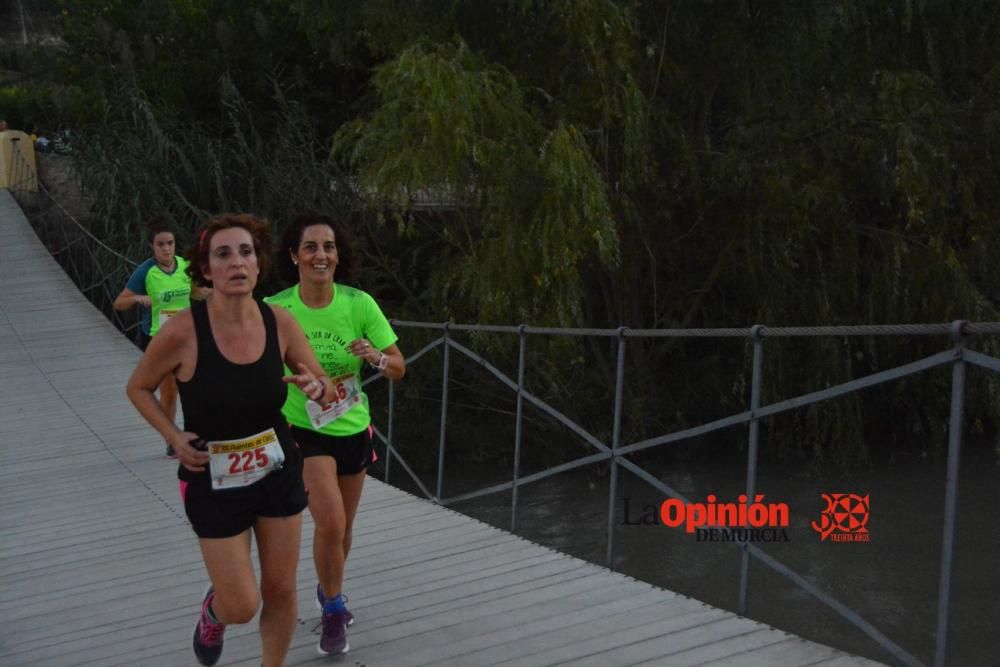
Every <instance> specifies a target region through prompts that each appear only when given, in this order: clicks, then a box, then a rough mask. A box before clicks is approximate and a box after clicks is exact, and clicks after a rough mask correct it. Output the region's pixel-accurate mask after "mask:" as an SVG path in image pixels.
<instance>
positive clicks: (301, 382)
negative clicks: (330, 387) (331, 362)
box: [281, 363, 326, 402]
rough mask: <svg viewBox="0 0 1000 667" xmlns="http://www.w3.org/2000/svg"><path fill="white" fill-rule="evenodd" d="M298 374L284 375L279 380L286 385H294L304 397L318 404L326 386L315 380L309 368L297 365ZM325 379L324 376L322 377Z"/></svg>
mask: <svg viewBox="0 0 1000 667" xmlns="http://www.w3.org/2000/svg"><path fill="white" fill-rule="evenodd" d="M297 365H298V368H299V372H298V373H297V374H295V375H286V376H285V377H283V378H281V379H282V381H283V382H285V383H286V384H294V385H295V386H296V387H298V388H299V389H300V390H302V393H303V394H305V395H306V397H308V398H309V399H311V400H313V401H316V402H319V400H320V399H321V398H323V394H325V393H326V385H325V384H324V383H323V380H321V379H320V378H317V377H316V376H315V375H314V374H313V373H312V372H311V371H310V370H309V367H308V366H306V365H305V364H303V363H299V364H297ZM323 377H325V376H323Z"/></svg>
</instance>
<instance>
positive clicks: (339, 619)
mask: <svg viewBox="0 0 1000 667" xmlns="http://www.w3.org/2000/svg"><path fill="white" fill-rule="evenodd" d="M350 648H351V647H350V646H349V645H348V644H347V614H346V613H345V612H343V611H332V612H330V613H329V614H327V613H326V612H324V613H323V634H322V635H321V636H320V638H319V646H317V647H316V650H317V651H318V652H319V654H320V655H331V654H340V653H347V651H349V650H350Z"/></svg>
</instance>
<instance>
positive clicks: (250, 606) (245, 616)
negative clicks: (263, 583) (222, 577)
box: [212, 589, 260, 624]
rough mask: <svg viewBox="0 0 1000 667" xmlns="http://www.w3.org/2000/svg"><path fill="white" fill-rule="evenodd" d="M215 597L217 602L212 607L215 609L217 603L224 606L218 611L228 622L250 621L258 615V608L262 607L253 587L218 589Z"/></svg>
mask: <svg viewBox="0 0 1000 667" xmlns="http://www.w3.org/2000/svg"><path fill="white" fill-rule="evenodd" d="M215 599H216V600H217V603H214V604H213V605H212V608H213V610H215V607H216V604H218V605H219V606H221V607H223V608H222V609H218V610H216V611H217V613H221V614H222V615H223V616H224V617H225V620H226V622H227V623H235V624H239V623H249V622H250V621H252V620H253V617H254V616H256V615H257V609H258V607H260V597H259V596H258V595H257V591H256V590H253V589H240V590H238V591H216V592H215Z"/></svg>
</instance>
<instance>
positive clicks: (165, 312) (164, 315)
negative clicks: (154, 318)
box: [160, 308, 181, 327]
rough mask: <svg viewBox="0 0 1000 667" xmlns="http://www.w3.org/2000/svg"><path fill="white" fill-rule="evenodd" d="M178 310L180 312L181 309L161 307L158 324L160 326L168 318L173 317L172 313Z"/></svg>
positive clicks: (174, 313)
mask: <svg viewBox="0 0 1000 667" xmlns="http://www.w3.org/2000/svg"><path fill="white" fill-rule="evenodd" d="M179 312H181V311H179V310H167V309H166V308H163V309H161V310H160V326H161V327H162V326H163V325H164V324H166V323H167V320H169V319H170V318H171V317H173V316H174V315H176V314H177V313H179Z"/></svg>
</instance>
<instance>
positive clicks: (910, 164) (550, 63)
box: [44, 0, 1000, 464]
mask: <svg viewBox="0 0 1000 667" xmlns="http://www.w3.org/2000/svg"><path fill="white" fill-rule="evenodd" d="M65 7H66V9H65V16H64V19H63V21H64V29H63V32H62V36H63V39H64V40H65V45H64V46H63V47H62V48H61V50H60V51H58V54H59V57H58V59H57V61H56V63H55V64H54V65H52V66H50V67H48V70H47V77H48V78H49V79H50V83H49V84H48V85H50V86H55V87H56V88H58V86H62V87H63V88H70V89H72V90H76V91H78V93H79V94H78V95H77V96H75V97H74V96H70V97H69V98H68V99H71V100H75V101H76V102H75V106H74V112H73V113H70V112H69V111H67V112H66V113H64V114H63V116H64V117H65V118H66V120H69V119H71V118H73V119H74V122H75V123H76V124H77V125H79V126H80V127H81V130H82V131H83V133H84V135H85V137H86V139H87V141H86V149H85V150H83V151H82V154H81V155H82V158H83V161H84V164H85V165H87V173H88V174H91V177H92V179H93V180H92V189H93V192H94V193H95V195H96V197H95V200H96V201H99V202H102V203H99V204H98V209H97V210H95V214H96V217H98V218H100V219H101V220H103V221H112V222H108V223H107V224H108V225H109V231H111V230H110V227H114V228H116V229H119V228H120V229H129V227H128V226H129V225H134V220H137V219H141V218H142V217H143V216H144V215H148V214H149V213H151V212H153V211H156V210H159V209H168V210H171V211H174V212H175V213H176V215H177V216H180V217H186V218H187V219H190V220H194V219H195V218H197V217H198V216H200V215H202V214H203V213H204V212H207V211H214V210H219V209H223V208H237V207H240V208H251V209H254V210H257V211H259V212H262V213H265V214H268V215H271V216H273V217H275V218H276V219H279V220H280V219H282V218H283V216H285V215H287V213H288V212H290V211H292V210H295V209H299V208H304V207H307V206H318V207H332V206H339V207H352V208H354V209H355V210H357V211H359V212H361V213H363V214H365V215H364V216H362V223H360V225H359V228H358V230H357V231H358V232H359V236H360V238H361V241H362V245H363V250H364V252H365V255H366V259H367V260H368V262H367V265H368V267H369V274H368V277H367V278H366V283H367V284H369V285H372V286H374V287H375V290H376V291H377V292H378V293H379V295H380V296H381V297H382V298H383V300H388V301H389V302H390V303H392V304H393V308H394V310H395V312H396V313H397V314H398V315H399V316H407V317H413V318H425V319H435V320H441V319H444V318H447V317H452V318H455V319H458V320H462V321H472V320H476V321H486V322H494V323H514V322H529V323H531V324H552V325H570V326H593V327H617V326H620V325H626V326H629V327H632V328H662V327H691V326H701V327H711V326H748V325H750V324H753V323H764V324H767V325H771V326H781V325H806V324H808V325H826V324H856V323H880V324H884V323H899V322H927V321H931V322H941V321H948V320H951V319H954V318H963V319H970V320H994V319H997V303H996V300H995V299H996V294H997V293H1000V292H998V289H997V288H998V287H1000V285H998V277H997V274H996V272H995V271H992V270H991V269H992V268H993V265H994V264H995V262H994V256H995V251H994V250H993V249H994V248H995V247H997V241H998V240H1000V239H998V238H997V234H998V231H997V225H996V224H995V221H996V219H997V215H998V213H1000V194H998V193H1000V183H998V182H997V180H998V178H1000V170H997V169H996V168H995V165H996V164H997V152H998V150H1000V112H998V111H997V110H998V109H1000V61H998V60H997V58H996V55H995V54H996V48H995V45H996V44H997V43H998V38H1000V5H997V4H996V3H991V2H986V1H977V0H967V1H964V2H958V3H945V2H940V1H935V0H900V1H899V2H889V3H886V2H878V1H876V0H861V1H859V2H850V3H844V2H832V1H830V0H812V1H811V2H803V3H778V2H771V3H766V2H754V1H751V0H745V1H739V2H697V3H695V2H687V1H679V0H678V1H668V2H651V1H648V0H645V1H640V0H617V1H611V0H576V1H570V0H561V1H559V0H557V1H553V2H540V1H537V0H510V1H509V2H491V3H483V2H478V1H476V0H427V1H422V2H408V1H403V0H370V1H369V2H363V3H359V2H353V1H352V0H324V1H323V2H312V1H307V0H251V1H241V2H236V1H227V0H185V2H168V1H167V0H156V1H151V2H144V3H139V4H138V5H137V4H136V3H131V2H125V1H124V0H119V1H117V2H116V1H114V0H112V1H110V2H102V3H90V2H84V1H82V0H67V2H66V4H65ZM44 62H51V61H44ZM51 82H54V83H51ZM56 88H54V89H56ZM331 184H332V186H331ZM124 235H127V234H123V236H124ZM496 345H498V346H500V347H502V345H500V344H496ZM551 345H552V346H553V348H551V349H550V350H549V352H550V353H551V354H550V355H549V356H550V357H553V358H560V359H569V360H570V362H569V363H563V364H561V365H556V364H553V366H552V367H551V368H549V369H547V373H546V378H547V386H548V390H547V392H545V393H547V394H549V395H553V396H558V395H560V394H564V393H567V392H572V391H574V390H575V388H576V387H579V386H580V385H581V384H584V385H586V386H588V387H596V386H608V385H610V384H611V383H610V379H611V378H612V377H613V369H612V367H613V358H614V348H613V346H612V345H607V344H605V343H601V342H598V341H592V342H590V343H588V344H587V347H582V344H581V346H578V345H577V344H575V343H567V342H565V341H564V342H562V343H557V342H553V343H551ZM939 345H940V341H928V342H920V341H917V342H912V341H911V342H909V343H905V344H904V343H901V342H891V341H890V342H887V341H874V340H867V341H865V340H853V339H852V340H839V341H837V340H817V341H811V342H810V343H809V344H802V345H794V346H783V345H781V344H778V343H770V342H769V343H768V350H769V353H768V355H767V362H766V363H767V371H766V378H767V381H766V387H765V389H766V396H765V400H777V399H780V398H783V397H787V396H790V395H794V394H796V393H799V392H802V391H808V390H813V389H816V388H817V387H822V386H826V385H829V384H833V383H837V382H841V381H844V380H846V379H849V378H854V377H858V376H860V375H863V374H866V373H869V372H873V371H875V370H879V369H882V368H886V367H888V366H889V365H892V364H894V363H898V362H901V361H904V360H909V359H913V358H916V357H918V356H920V355H921V354H922V353H924V352H929V351H932V350H936V349H940V348H939ZM984 345H986V347H987V348H988V349H990V350H993V351H996V350H995V349H994V348H995V347H996V346H995V345H993V344H992V343H988V342H987V343H984ZM719 350H720V351H718V352H714V351H713V352H706V351H704V350H701V351H694V348H692V347H690V346H685V345H680V344H664V343H662V342H659V343H654V342H649V343H638V342H637V343H632V344H631V345H630V348H629V364H630V366H629V375H630V377H634V378H637V379H638V382H637V386H653V385H654V384H655V382H656V381H657V380H658V379H660V378H663V377H664V376H670V377H687V378H698V379H697V380H692V381H690V382H686V383H684V384H683V386H681V384H680V383H677V384H676V385H671V386H669V387H667V388H665V389H663V390H660V391H654V392H649V391H642V390H637V391H636V392H635V393H636V395H635V396H630V400H629V405H630V406H633V407H632V408H631V410H632V413H633V414H632V416H631V417H630V419H629V420H628V423H627V425H626V427H627V433H626V435H625V437H626V439H631V438H635V439H637V438H639V437H642V436H644V435H650V434H655V433H659V432H663V431H665V430H668V429H671V428H676V427H678V426H680V425H683V424H684V423H694V422H697V421H699V420H700V419H702V418H705V417H708V416H718V415H719V414H725V413H728V412H732V411H737V410H741V409H743V408H744V407H745V405H746V401H747V396H746V387H745V384H744V383H743V381H741V380H738V381H736V383H735V384H731V379H730V378H731V377H732V376H733V372H732V369H731V368H730V366H733V365H734V364H733V358H734V356H735V355H736V353H735V352H734V351H733V350H732V349H731V348H727V349H726V351H722V348H721V347H720V348H719ZM583 359H587V361H580V360H583ZM748 363H749V360H748V358H747V357H744V358H743V359H742V360H741V361H740V362H739V363H737V364H735V365H736V366H737V367H739V369H740V370H741V371H742V372H741V373H738V374H737V375H741V376H742V375H745V374H746V373H745V370H746V368H747V365H748ZM946 381H947V380H946V378H944V377H943V375H942V376H940V377H939V376H935V380H934V382H927V381H925V380H923V379H918V380H916V381H914V382H912V383H910V382H907V383H897V384H895V385H893V386H891V387H886V388H882V389H880V390H877V391H875V392H872V393H871V394H869V395H866V396H864V397H855V398H849V399H844V400H842V401H838V402H836V403H833V404H830V405H829V406H825V407H821V408H818V409H816V410H812V411H806V412H803V413H802V414H797V415H796V416H795V417H793V418H792V419H793V420H794V421H795V424H794V426H795V428H788V426H787V423H784V425H781V426H780V428H779V427H778V426H777V425H776V428H775V432H774V433H772V434H771V435H770V437H769V438H768V441H769V442H770V443H772V444H775V446H776V451H775V454H776V455H782V456H799V455H801V456H806V457H817V456H819V457H827V458H833V459H835V460H838V461H840V462H842V463H845V464H846V463H850V462H854V461H858V460H865V459H866V458H867V457H868V456H869V454H870V452H869V450H868V449H867V448H866V446H865V445H864V444H863V443H864V442H871V441H873V438H872V437H871V436H872V434H873V433H889V434H892V435H893V436H894V437H898V438H899V439H900V440H901V441H902V442H905V441H906V440H907V439H908V438H909V435H912V432H910V431H908V432H907V433H909V435H907V433H902V432H901V431H900V429H899V428H898V424H896V423H894V421H890V418H883V417H881V416H880V414H872V413H871V411H870V410H862V403H861V401H864V402H865V403H869V402H871V401H875V402H876V403H877V404H880V405H893V404H895V403H896V402H901V401H905V402H906V403H905V406H906V407H905V409H906V410H908V412H906V414H907V415H908V417H907V418H906V420H905V421H906V422H907V424H912V425H913V426H912V428H913V429H918V430H921V431H922V433H924V434H926V433H928V432H931V431H933V430H934V429H940V425H941V424H943V423H945V418H944V413H943V412H942V411H943V410H946V406H945V407H942V406H941V402H940V401H937V402H934V401H933V400H932V398H933V397H934V396H936V395H939V394H940V393H941V392H942V390H943V389H944V388H945V383H946ZM976 381H977V382H980V383H982V384H983V387H980V388H981V389H984V391H978V392H970V395H971V396H978V397H980V400H983V403H982V404H980V405H979V406H978V407H977V410H979V412H980V413H981V414H984V415H987V416H988V417H989V418H993V417H995V415H996V407H995V405H996V401H992V400H990V399H989V397H993V396H996V393H997V392H996V387H995V386H994V385H993V384H992V383H990V382H989V381H988V380H986V379H983V378H979V379H977V380H976ZM597 394H600V392H597ZM593 398H594V401H595V403H594V404H593V405H600V404H606V401H607V396H606V395H603V394H601V395H595V396H594V397H593ZM911 400H912V401H913V402H912V403H910V401H911ZM593 405H592V404H589V403H587V404H584V403H582V402H581V403H580V404H579V405H577V406H574V407H573V408H570V411H571V412H573V411H574V410H576V411H577V413H578V414H579V415H580V417H581V419H582V420H584V421H585V422H586V421H587V420H588V419H590V418H591V415H592V414H595V413H596V412H598V411H595V410H594V409H593ZM912 405H924V406H925V407H924V408H921V409H920V410H917V409H914V408H913V407H912ZM928 405H933V406H934V407H931V408H927V407H926V406H928ZM602 414H603V413H602ZM881 414H883V415H885V414H889V412H888V411H881ZM593 419H594V421H593V423H592V424H590V425H591V426H593V428H594V429H595V430H598V431H602V429H603V430H605V431H606V430H607V428H608V426H607V423H606V422H607V420H606V419H604V418H603V416H602V417H601V418H600V419H597V418H596V417H595V418H593ZM599 422H600V424H603V426H602V425H600V424H599ZM908 428H910V427H909V426H908ZM935 437H937V436H936V435H935ZM920 440H921V441H926V440H927V438H926V437H922V438H921V439H920Z"/></svg>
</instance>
